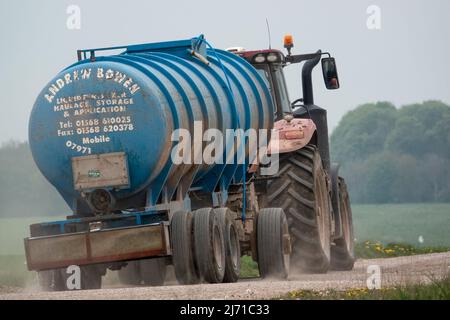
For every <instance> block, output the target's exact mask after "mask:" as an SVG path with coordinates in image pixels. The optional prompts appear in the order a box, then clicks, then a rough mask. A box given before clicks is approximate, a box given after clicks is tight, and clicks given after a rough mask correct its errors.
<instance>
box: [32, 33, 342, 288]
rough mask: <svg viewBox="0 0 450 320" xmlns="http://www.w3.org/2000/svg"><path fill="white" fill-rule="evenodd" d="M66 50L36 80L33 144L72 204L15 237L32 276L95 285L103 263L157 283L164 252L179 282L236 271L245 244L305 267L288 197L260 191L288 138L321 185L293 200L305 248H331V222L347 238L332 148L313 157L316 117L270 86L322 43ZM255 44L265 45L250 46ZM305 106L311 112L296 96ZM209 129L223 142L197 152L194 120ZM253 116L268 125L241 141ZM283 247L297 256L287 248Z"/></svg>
mask: <svg viewBox="0 0 450 320" xmlns="http://www.w3.org/2000/svg"><path fill="white" fill-rule="evenodd" d="M108 51H109V52H111V51H115V52H117V51H119V53H116V54H110V55H105V53H107V52H108ZM271 53H272V55H276V59H272V60H271V59H270V58H269V54H271ZM77 54H78V62H76V63H74V64H73V65H71V66H69V67H67V68H65V69H63V70H62V71H61V72H60V73H59V74H57V75H56V76H55V78H54V79H52V80H51V81H50V82H49V83H48V84H47V86H45V87H44V89H43V90H42V92H41V93H40V94H39V96H38V98H37V100H36V102H35V104H34V107H33V109H32V112H31V116H30V121H29V142H30V148H31V151H32V155H33V158H34V160H35V162H36V164H37V166H38V168H39V170H40V171H41V172H42V174H43V175H44V176H45V177H46V179H47V180H48V181H49V182H50V183H51V184H52V185H53V186H54V187H55V188H56V190H57V191H58V192H59V193H60V195H61V196H62V197H63V198H64V200H65V201H66V202H67V204H68V206H69V207H70V208H71V210H72V213H71V215H69V216H67V219H65V220H63V221H52V222H45V223H38V224H33V225H31V226H30V237H28V238H26V239H25V251H26V258H27V266H28V269H29V270H34V271H37V272H38V278H39V281H40V284H41V286H42V288H43V289H45V290H67V289H74V288H75V289H93V288H100V287H101V280H102V276H103V275H105V273H106V271H107V270H108V269H110V270H119V274H120V276H121V280H122V281H123V282H125V283H127V284H150V285H161V284H163V283H164V278H165V272H166V266H167V265H169V264H172V265H173V267H174V270H175V275H176V278H177V280H178V281H179V282H180V283H182V284H193V283H199V282H201V281H206V282H209V283H219V282H235V281H237V280H238V278H239V273H240V257H241V255H244V254H246V255H251V256H252V258H253V259H254V260H255V261H257V262H258V266H259V270H260V274H261V276H262V277H266V276H269V275H271V276H276V277H280V278H286V277H287V276H288V273H289V267H290V265H292V266H293V267H302V269H305V270H307V269H308V268H305V266H306V267H307V263H306V265H305V261H304V260H302V255H301V254H297V255H295V253H296V252H297V251H298V250H297V251H296V250H295V246H296V243H295V239H296V238H297V239H298V238H301V237H302V236H303V237H308V236H310V235H308V234H306V233H305V235H299V234H298V233H299V231H301V230H298V229H296V228H297V227H298V225H296V224H295V223H294V224H292V217H296V216H298V215H299V212H298V211H301V207H300V206H299V207H297V210H298V211H297V212H294V211H295V207H293V205H292V204H290V206H289V203H286V204H284V205H282V204H279V205H278V203H277V201H278V199H275V198H276V197H275V196H276V194H277V193H278V194H279V192H277V191H276V190H275V191H270V189H271V188H272V189H273V187H274V186H276V185H277V183H278V182H277V181H282V183H284V184H286V181H285V180H284V177H285V173H286V172H276V173H272V174H270V175H267V173H263V172H265V171H267V170H264V169H267V168H266V167H267V166H270V164H269V165H268V164H267V163H265V162H264V161H260V159H263V158H264V159H267V158H272V156H277V157H276V158H278V154H281V155H282V157H280V160H281V161H279V162H280V163H283V162H282V161H285V158H283V156H287V157H288V158H289V157H291V156H292V155H293V153H295V152H299V151H302V152H305V154H306V156H305V157H306V158H307V159H308V161H311V163H312V164H313V166H312V167H313V170H312V171H313V173H312V174H311V177H312V178H313V181H312V182H311V183H310V184H311V185H310V187H311V188H312V189H311V190H313V193H316V192H317V193H318V196H317V198H318V200H317V201H316V203H318V205H317V206H316V205H315V204H314V203H315V202H314V201H315V200H312V201H311V200H308V201H309V202H307V204H309V206H310V207H311V206H312V207H314V208H316V207H317V208H318V209H317V210H315V209H313V210H311V208H309V210H304V211H305V213H303V211H301V213H300V215H302V214H307V215H311V214H312V217H308V219H310V220H309V221H308V222H310V224H315V225H316V229H317V232H316V233H317V235H313V236H311V237H312V239H311V241H316V240H317V241H319V245H318V246H316V247H315V249H317V250H318V249H320V250H322V252H321V253H323V251H326V252H331V253H332V252H333V251H332V249H331V248H330V247H331V242H332V240H333V236H334V235H336V240H339V239H341V238H342V239H344V245H340V246H339V245H338V246H337V245H336V243H333V245H334V246H337V247H338V249H340V250H341V251H342V247H343V246H344V247H348V244H347V243H345V239H348V234H349V230H350V231H351V228H349V227H348V226H347V227H342V226H340V229H339V228H335V227H334V225H333V226H332V225H331V223H330V222H331V221H332V220H333V221H335V224H336V225H338V224H340V225H342V224H345V223H347V224H349V223H350V225H351V211H350V210H349V205H348V206H347V207H348V210H333V209H332V207H331V205H330V206H326V205H324V206H322V204H330V203H331V202H333V204H334V203H337V204H338V205H339V204H341V205H342V203H343V204H348V197H347V196H346V197H342V195H343V194H344V192H341V193H339V192H338V191H339V190H337V191H336V190H334V191H333V190H332V186H333V183H332V180H333V179H331V180H330V179H329V178H328V176H329V173H330V176H332V174H331V173H332V170H331V168H330V170H328V169H329V168H327V166H326V164H327V163H329V158H328V159H325V160H321V155H322V153H319V152H318V150H319V151H320V150H321V149H320V148H321V147H323V146H324V144H323V141H322V140H323V139H322V140H321V136H323V135H321V134H320V133H319V134H318V130H317V128H320V126H317V127H316V125H315V124H314V118H313V117H306V116H305V114H306V112H298V110H297V112H295V110H292V109H291V108H290V105H289V108H287V107H286V105H285V102H284V101H283V102H282V103H280V100H279V96H280V93H284V92H281V91H280V88H281V86H282V85H283V84H284V77H283V76H282V73H279V72H280V71H281V72H282V68H283V67H284V66H286V65H288V64H289V63H295V62H300V61H305V60H308V62H310V61H312V60H317V59H319V60H320V57H321V53H320V52H319V53H315V54H311V55H302V56H300V55H298V56H294V55H290V54H289V55H288V56H286V57H285V56H284V55H283V54H282V53H281V52H279V51H273V52H270V50H269V51H267V52H264V51H261V52H259V53H258V52H229V51H224V50H218V49H214V48H212V47H211V46H209V44H208V42H207V41H206V40H205V39H204V37H203V36H200V37H196V38H193V39H188V40H180V41H171V42H162V43H150V44H142V45H129V46H121V47H110V48H98V49H85V50H79V51H78V52H77ZM258 54H259V55H263V56H264V57H265V58H267V59H264V61H262V60H261V59H259V60H258V59H256V58H255V56H258ZM294 59H297V61H293V60H294ZM330 59H332V58H330ZM289 60H291V62H289ZM323 61H325V59H323ZM323 61H322V62H323ZM308 62H307V64H308ZM333 62H334V60H333ZM315 63H316V64H317V62H315ZM305 66H306V64H305ZM265 67H267V68H268V69H267V70H268V71H267V70H265V69H264V68H265ZM310 67H311V66H310ZM333 68H334V69H333ZM329 69H330V70H331V72H334V71H335V66H334V67H333V66H331V67H329ZM311 70H312V68H311ZM330 70H328V71H330ZM261 71H264V72H261ZM304 71H305V67H304ZM275 72H278V74H275ZM280 75H281V77H279V76H280ZM277 76H278V78H277ZM324 76H325V71H324ZM303 78H305V77H303ZM333 79H334V80H335V81H336V80H337V73H336V74H335V77H334V78H333ZM303 80H304V81H305V79H303ZM309 83H310V84H311V81H310V80H309ZM311 90H312V89H311ZM285 93H287V92H285ZM311 94H312V91H311ZM286 97H287V95H286ZM302 108H304V109H305V110H308V114H310V112H309V110H310V108H308V106H307V105H305V106H304V107H302ZM317 108H318V107H317ZM297 109H298V108H297ZM322 110H323V109H322ZM311 113H313V110H311ZM319 115H320V112H319ZM323 118H324V117H323V114H322V117H321V118H320V117H319V119H318V120H319V123H320V121H322V122H323ZM325 121H326V116H325ZM211 129H213V130H215V131H214V132H219V133H224V132H226V134H224V135H222V136H220V137H219V136H217V135H216V136H215V137H214V145H217V144H219V145H221V146H222V148H218V149H217V148H215V149H214V150H215V152H214V153H211V155H210V156H209V158H208V157H207V156H205V152H204V150H206V149H207V148H208V146H210V144H208V142H211V141H212V140H211V137H209V140H208V138H206V139H205V136H204V135H203V133H204V132H207V131H208V130H211ZM252 130H253V131H254V132H265V130H268V132H272V138H271V137H270V136H268V137H266V139H261V140H258V141H257V142H256V147H255V145H253V146H251V142H250V140H251V139H249V138H248V137H246V133H247V132H250V131H252ZM242 132H244V134H243V135H241V136H240V133H242ZM230 137H231V139H228V138H230ZM322 138H323V137H322ZM269 140H270V144H269V146H268V147H267V148H264V147H265V142H267V141H269ZM219 142H220V143H219ZM180 145H182V146H183V148H182V152H181V160H182V161H179V160H180V152H179V150H180ZM234 146H235V148H234ZM326 147H328V145H326ZM255 149H256V150H257V152H256V153H255V152H251V150H255ZM186 150H189V151H186ZM192 150H193V151H192ZM262 150H265V156H264V157H261V158H260V157H259V156H258V155H259V153H260V151H261V153H262ZM267 150H268V152H267ZM305 150H306V151H305ZM324 154H325V156H326V154H328V150H326V153H324ZM274 159H275V158H274ZM292 159H295V156H294V157H293V158H292ZM211 160H215V161H211ZM217 160H219V161H217ZM220 160H222V161H220ZM297 160H298V159H297ZM297 160H296V161H297ZM327 160H328V162H327ZM275 162H276V163H278V162H277V161H275ZM322 163H323V164H324V165H323V166H322ZM303 167H305V166H303ZM280 169H282V168H280ZM282 170H283V169H282ZM285 171H286V170H285ZM288 171H289V170H288ZM291 176H292V174H291ZM307 178H310V177H307ZM335 180H336V181H337V180H338V179H337V178H336V179H335ZM305 181H306V178H305ZM305 181H302V179H301V178H299V179H298V181H297V182H296V183H300V184H305ZM339 181H342V180H339ZM288 182H289V184H291V185H292V186H293V187H295V186H294V182H292V181H288ZM307 183H309V182H307ZM336 185H337V182H336ZM340 185H343V186H345V185H344V184H343V181H342V183H341V184H340ZM271 186H272V187H271ZM307 186H309V185H307ZM294 189H295V188H294ZM294 189H293V190H294ZM341 189H342V187H341ZM268 190H269V192H270V193H267V191H268ZM311 190H307V191H308V192H309V193H311ZM342 190H343V189H342ZM294 191H296V192H298V191H299V190H298V188H297V189H295V190H294ZM332 191H333V192H332ZM344 191H345V190H344ZM287 192H288V193H289V194H291V193H292V192H290V190H287ZM297 195H298V197H299V198H301V197H302V196H303V195H302V194H297ZM319 195H320V196H319ZM320 201H321V202H320ZM273 204H276V205H273ZM286 205H288V206H286ZM283 206H284V207H285V209H283ZM319 207H320V208H319ZM342 207H343V206H342ZM293 208H294V209H293ZM333 208H334V206H333ZM286 209H287V210H286ZM319 209H320V210H319ZM341 211H342V212H346V214H345V215H346V218H340V213H341ZM349 213H350V219H349V218H348V214H349ZM323 216H328V219H325V220H326V221H328V224H326V223H324V221H323V220H324V219H323ZM334 217H339V218H340V219H334ZM302 219H303V220H302V221H304V220H305V218H302ZM346 221H347V222H346ZM319 225H320V227H319ZM327 228H328V230H325V229H327ZM336 230H341V231H340V232H335V231H336ZM345 230H347V234H346V235H344V233H345ZM324 236H325V237H328V238H327V239H326V240H325V243H328V244H329V247H328V249H327V248H325V247H324V246H323V244H321V243H322V242H324V241H322V240H321V239H322V238H324ZM314 237H316V238H317V239H316V238H314ZM293 240H294V241H293ZM327 241H328V242H327ZM297 242H298V243H297V244H298V246H300V245H301V243H300V242H299V241H297ZM292 245H294V246H292ZM324 248H325V249H324ZM313 249H314V248H313ZM309 250H312V249H311V248H309ZM291 253H293V257H295V259H297V260H298V261H296V260H292V262H291V259H290V256H291ZM322 256H323V257H324V260H326V259H328V260H327V261H325V263H322V265H323V264H325V265H327V266H329V265H330V261H331V265H332V262H333V254H331V255H330V254H328V256H327V255H326V254H323V255H322ZM322 256H321V257H322ZM314 259H316V260H317V257H314ZM339 259H341V260H342V257H341V256H339ZM347 260H348V259H347ZM294 261H295V263H294ZM309 262H310V263H312V261H309ZM327 263H328V264H327ZM320 271H323V266H322V269H321V270H320ZM74 276H77V277H74Z"/></svg>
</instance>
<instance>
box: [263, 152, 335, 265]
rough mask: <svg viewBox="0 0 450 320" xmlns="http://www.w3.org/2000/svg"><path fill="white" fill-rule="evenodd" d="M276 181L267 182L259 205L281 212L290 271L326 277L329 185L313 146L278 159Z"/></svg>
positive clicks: (329, 208) (328, 241)
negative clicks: (287, 238) (287, 235)
mask: <svg viewBox="0 0 450 320" xmlns="http://www.w3.org/2000/svg"><path fill="white" fill-rule="evenodd" d="M279 157H280V158H279V172H278V177H277V178H275V179H271V180H269V181H268V182H267V190H266V195H263V197H262V198H263V199H262V205H263V206H267V207H280V208H283V210H284V212H285V214H286V217H287V221H288V224H289V231H290V234H291V237H292V257H291V267H292V268H293V269H296V270H299V271H302V272H306V273H326V272H327V271H328V269H329V267H330V237H331V235H330V234H331V197H330V190H329V181H328V176H327V174H326V171H325V170H324V169H323V166H322V160H321V158H320V154H319V151H318V150H317V147H316V146H314V145H307V146H305V147H304V148H302V149H300V150H297V151H293V152H290V153H285V154H280V156H279Z"/></svg>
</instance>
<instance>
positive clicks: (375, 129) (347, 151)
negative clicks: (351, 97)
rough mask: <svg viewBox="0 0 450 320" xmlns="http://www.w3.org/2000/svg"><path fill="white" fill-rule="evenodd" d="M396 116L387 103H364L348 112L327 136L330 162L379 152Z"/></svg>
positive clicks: (358, 158)
mask: <svg viewBox="0 0 450 320" xmlns="http://www.w3.org/2000/svg"><path fill="white" fill-rule="evenodd" d="M396 117H397V110H396V109H395V107H394V105H392V104H391V103H389V102H378V103H370V104H364V105H362V106H360V107H358V108H356V109H355V110H353V111H350V112H348V113H347V114H346V115H345V116H344V117H343V118H342V120H341V121H340V123H339V125H338V126H337V128H336V129H335V130H334V131H333V134H332V135H331V153H332V155H333V161H338V162H341V163H342V162H344V161H348V160H349V159H352V160H364V159H367V157H368V156H369V155H371V154H373V153H378V152H381V151H382V150H383V149H384V143H385V140H386V137H387V135H388V134H389V132H390V131H391V130H392V128H393V126H394V124H395V121H396Z"/></svg>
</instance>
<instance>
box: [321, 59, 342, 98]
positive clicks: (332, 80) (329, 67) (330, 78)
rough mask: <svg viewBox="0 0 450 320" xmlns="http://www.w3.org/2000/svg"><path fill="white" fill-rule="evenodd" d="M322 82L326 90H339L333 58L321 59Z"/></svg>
mask: <svg viewBox="0 0 450 320" xmlns="http://www.w3.org/2000/svg"><path fill="white" fill-rule="evenodd" d="M322 73H323V81H324V82H325V86H326V87H327V89H328V90H335V89H339V78H338V74H337V69H336V61H335V60H334V58H323V59H322Z"/></svg>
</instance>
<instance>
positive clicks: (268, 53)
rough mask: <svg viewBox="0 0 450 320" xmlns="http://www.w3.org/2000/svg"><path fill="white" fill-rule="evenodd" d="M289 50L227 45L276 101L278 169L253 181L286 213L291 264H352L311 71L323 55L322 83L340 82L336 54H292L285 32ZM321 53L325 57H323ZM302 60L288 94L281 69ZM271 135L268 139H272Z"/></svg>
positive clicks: (347, 212) (310, 268)
mask: <svg viewBox="0 0 450 320" xmlns="http://www.w3.org/2000/svg"><path fill="white" fill-rule="evenodd" d="M284 46H285V48H286V49H287V51H288V54H287V55H284V54H283V53H282V52H281V51H279V50H276V49H267V50H256V51H246V50H245V49H242V48H230V49H228V51H230V52H233V53H235V54H237V55H239V56H241V57H243V58H244V59H246V60H247V61H248V62H249V63H251V64H252V65H253V66H254V67H255V68H256V69H257V70H258V71H259V72H260V73H261V74H262V75H263V77H264V79H266V80H267V82H268V85H269V87H270V90H271V93H272V98H273V100H274V101H273V102H274V105H275V106H276V114H275V119H276V122H275V126H274V129H275V130H278V132H279V135H278V136H279V141H276V142H278V146H279V153H280V159H279V172H278V174H276V175H275V176H270V177H269V178H261V179H260V180H259V181H258V182H257V183H256V184H255V185H256V186H257V191H258V197H259V199H260V203H261V205H262V206H263V207H280V208H283V209H284V212H285V214H286V217H287V220H288V225H289V231H290V232H289V233H290V236H291V240H290V241H291V245H292V255H291V261H292V262H291V267H293V269H296V268H299V269H300V270H301V271H303V272H311V273H324V272H327V271H328V270H329V269H330V268H331V269H334V270H351V269H352V268H353V264H354V261H355V257H354V234H353V222H352V212H351V207H350V199H349V195H348V192H347V186H346V184H345V181H344V178H342V177H341V176H339V173H338V170H339V165H338V164H335V163H331V160H330V151H329V140H328V125H327V112H326V110H325V109H323V108H321V107H319V106H317V105H315V104H314V96H313V86H312V76H311V73H312V71H313V69H314V67H315V66H316V65H317V64H318V63H319V61H322V71H323V77H324V81H325V85H326V88H327V89H329V90H335V89H338V88H339V78H338V74H337V68H336V62H335V59H334V58H332V57H331V56H330V54H329V53H323V52H321V51H320V50H319V51H317V52H316V53H312V54H301V55H294V54H291V50H292V47H293V41H292V36H291V35H286V36H285V38H284ZM323 55H326V56H327V57H325V58H322V56H323ZM302 62H305V63H304V65H303V68H302V89H303V98H301V99H296V100H295V101H292V102H291V101H290V100H289V95H288V90H287V86H286V80H285V77H284V73H283V69H284V68H285V67H287V66H290V65H292V64H298V63H302ZM274 142H275V141H271V143H274Z"/></svg>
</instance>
